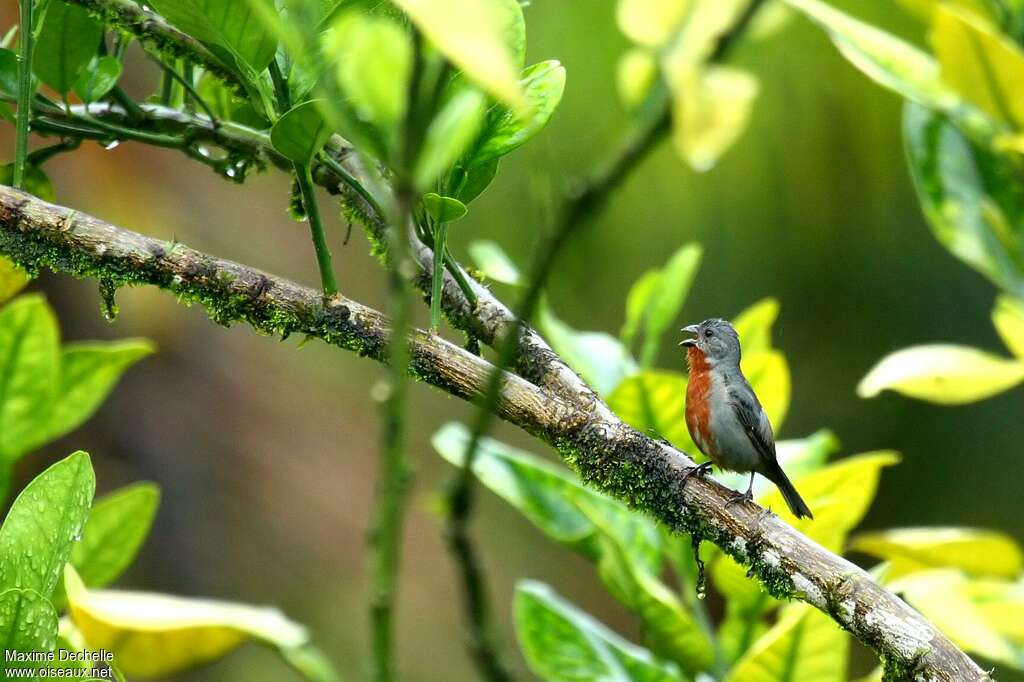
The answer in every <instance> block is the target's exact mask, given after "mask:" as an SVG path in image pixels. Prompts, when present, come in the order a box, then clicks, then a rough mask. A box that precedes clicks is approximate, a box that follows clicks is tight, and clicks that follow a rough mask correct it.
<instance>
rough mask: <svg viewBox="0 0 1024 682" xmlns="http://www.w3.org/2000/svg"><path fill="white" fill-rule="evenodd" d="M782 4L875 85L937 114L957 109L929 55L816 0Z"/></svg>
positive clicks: (957, 102)
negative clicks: (818, 30) (821, 33)
mask: <svg viewBox="0 0 1024 682" xmlns="http://www.w3.org/2000/svg"><path fill="white" fill-rule="evenodd" d="M786 1H787V2H788V3H789V5H790V6H792V7H794V8H795V9H797V10H799V11H801V12H803V13H804V14H805V15H806V16H807V17H808V18H809V19H811V21H813V22H815V23H816V24H818V25H819V26H821V27H822V28H823V29H825V30H826V31H827V32H828V34H829V36H830V37H831V38H832V42H834V43H835V45H836V47H837V48H839V51H840V53H842V55H843V56H844V57H845V58H846V59H847V60H848V61H849V62H850V63H852V64H853V65H854V66H855V67H857V68H858V69H860V70H861V71H862V72H863V73H864V74H865V75H866V76H867V77H868V78H871V79H872V80H874V81H875V82H877V83H878V84H879V85H882V86H883V87H886V88H888V89H890V90H893V91H894V92H896V93H898V94H900V95H902V96H903V97H906V98H907V99H910V100H912V101H914V102H918V103H919V104H922V105H924V106H927V107H930V108H932V109H937V110H939V111H947V112H951V113H952V112H954V111H955V110H957V109H959V108H960V105H961V101H960V98H959V97H958V96H957V95H956V93H954V92H953V91H952V90H950V89H949V88H948V87H947V86H946V85H945V84H944V83H943V82H942V79H941V78H940V76H939V65H938V63H937V62H936V61H935V60H934V59H933V58H932V57H931V56H930V55H928V54H926V53H924V52H922V51H921V50H919V49H917V48H916V47H914V46H913V45H910V44H909V43H906V42H903V41H902V40H900V39H898V38H896V37H894V36H892V35H890V34H888V33H886V32H884V31H881V30H879V29H877V28H875V27H873V26H869V25H868V24H865V23H863V22H861V21H858V20H856V19H854V18H852V17H850V16H848V15H846V14H843V13H842V12H840V11H838V10H836V9H833V8H832V7H830V6H829V5H827V4H826V3H824V2H820V1H819V0H786Z"/></svg>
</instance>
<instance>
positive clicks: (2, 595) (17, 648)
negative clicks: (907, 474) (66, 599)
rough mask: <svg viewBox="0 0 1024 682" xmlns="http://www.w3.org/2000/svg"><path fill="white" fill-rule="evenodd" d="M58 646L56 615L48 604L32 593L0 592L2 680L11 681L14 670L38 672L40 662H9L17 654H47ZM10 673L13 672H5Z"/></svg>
mask: <svg viewBox="0 0 1024 682" xmlns="http://www.w3.org/2000/svg"><path fill="white" fill-rule="evenodd" d="M56 645H57V612H56V611H55V610H54V608H53V605H52V604H50V601H49V600H48V599H47V598H46V597H44V596H43V595H41V594H39V592H37V591H35V590H33V589H18V588H13V589H9V590H4V591H3V592H0V647H3V651H4V654H5V655H4V656H3V662H2V663H0V671H2V672H3V673H4V675H3V678H4V679H5V680H7V679H14V678H15V674H14V673H13V670H15V669H22V670H24V669H37V668H40V667H42V666H43V662H41V661H32V660H31V659H29V660H25V661H18V660H9V658H8V657H9V656H10V655H12V654H14V653H15V652H17V653H19V654H32V653H43V654H46V653H49V652H51V651H53V648H54V647H55V646H56ZM8 671H12V672H8Z"/></svg>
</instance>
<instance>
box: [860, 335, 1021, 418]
mask: <svg viewBox="0 0 1024 682" xmlns="http://www.w3.org/2000/svg"><path fill="white" fill-rule="evenodd" d="M1021 381H1024V361H1020V360H1007V359H1004V358H1001V357H999V356H997V355H992V354H991V353H987V352H985V351H982V350H978V349H977V348H969V347H967V346H955V345H952V344H933V345H928V346H913V347H911V348H904V349H903V350H898V351H896V352H895V353H892V354H890V355H887V356H885V357H884V358H882V359H881V360H880V361H879V362H878V364H876V365H875V366H874V367H873V368H872V369H871V371H870V372H868V373H867V375H866V376H865V377H864V378H863V379H861V382H860V384H858V385H857V395H859V396H860V397H861V398H873V397H874V396H876V395H878V394H879V393H881V392H882V391H884V390H886V389H888V390H892V391H896V392H897V393H902V394H903V395H906V396H909V397H912V398H919V399H921V400H928V401H930V402H935V403H944V404H950V405H960V404H964V403H972V402H975V401H978V400H984V399H985V398H989V397H991V396H993V395H996V394H998V393H1002V392H1003V391H1006V390H1009V389H1010V388H1013V387H1014V386H1016V385H1017V384H1019V383H1020V382H1021Z"/></svg>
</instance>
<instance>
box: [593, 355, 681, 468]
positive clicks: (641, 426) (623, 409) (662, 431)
mask: <svg viewBox="0 0 1024 682" xmlns="http://www.w3.org/2000/svg"><path fill="white" fill-rule="evenodd" d="M685 401H686V375H684V374H683V373H681V372H672V371H669V370H650V369H649V370H644V371H643V372H640V373H639V374H635V375H633V376H630V377H627V378H626V379H625V380H623V381H622V382H620V383H619V385H618V386H616V387H615V390H614V391H612V392H611V394H610V395H609V396H608V407H610V408H611V409H612V411H613V412H615V414H617V415H619V417H620V418H621V419H622V420H623V421H625V422H626V423H627V424H629V425H630V426H632V427H633V428H635V429H638V430H640V431H642V432H643V433H646V434H647V435H649V436H654V437H658V438H664V439H665V440H667V441H669V442H670V443H672V445H674V446H676V447H677V448H679V449H681V450H684V451H686V452H688V453H695V452H697V450H696V448H695V446H694V444H693V441H692V440H691V439H690V433H689V431H687V429H686V417H685V410H686V402H685Z"/></svg>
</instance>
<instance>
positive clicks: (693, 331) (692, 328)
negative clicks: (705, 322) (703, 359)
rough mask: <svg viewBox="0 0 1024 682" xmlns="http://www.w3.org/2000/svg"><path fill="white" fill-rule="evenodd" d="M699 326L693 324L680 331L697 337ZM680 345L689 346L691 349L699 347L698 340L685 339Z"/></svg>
mask: <svg viewBox="0 0 1024 682" xmlns="http://www.w3.org/2000/svg"><path fill="white" fill-rule="evenodd" d="M698 326H699V325H696V324H691V325H690V326H688V327H683V328H682V329H680V330H679V331H681V332H686V333H687V334H694V335H696V333H697V327H698ZM679 345H680V346H687V347H689V346H696V345H697V339H683V340H682V341H680V342H679Z"/></svg>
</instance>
